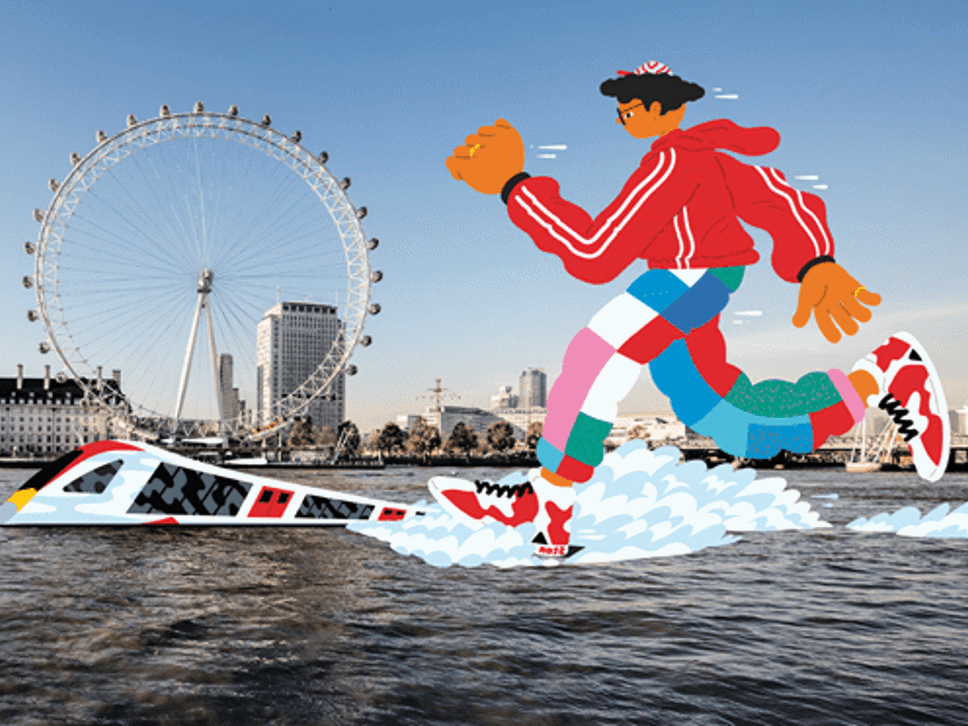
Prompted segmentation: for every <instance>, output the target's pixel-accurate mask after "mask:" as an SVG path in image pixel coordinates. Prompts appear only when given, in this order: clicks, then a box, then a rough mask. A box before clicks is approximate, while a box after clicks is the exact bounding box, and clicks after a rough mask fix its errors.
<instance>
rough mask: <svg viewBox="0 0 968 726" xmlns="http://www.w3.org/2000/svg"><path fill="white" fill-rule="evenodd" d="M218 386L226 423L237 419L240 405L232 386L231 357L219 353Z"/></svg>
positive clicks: (237, 395) (236, 389)
mask: <svg viewBox="0 0 968 726" xmlns="http://www.w3.org/2000/svg"><path fill="white" fill-rule="evenodd" d="M218 386H219V390H220V392H221V394H222V411H223V412H224V415H225V418H226V420H228V421H233V420H235V419H237V418H238V417H239V414H240V412H241V409H242V403H241V402H240V401H239V389H238V388H234V387H233V386H232V356H231V355H229V354H228V353H221V354H219V357H218Z"/></svg>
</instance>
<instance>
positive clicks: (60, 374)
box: [54, 371, 67, 383]
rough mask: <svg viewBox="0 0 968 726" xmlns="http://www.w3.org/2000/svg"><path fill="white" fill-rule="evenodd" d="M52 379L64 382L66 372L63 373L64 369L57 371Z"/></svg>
mask: <svg viewBox="0 0 968 726" xmlns="http://www.w3.org/2000/svg"><path fill="white" fill-rule="evenodd" d="M54 380H55V381H57V382H58V383H66V382H67V373H65V372H64V371H57V375H56V376H54Z"/></svg>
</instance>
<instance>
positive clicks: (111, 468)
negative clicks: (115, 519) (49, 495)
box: [64, 459, 124, 494]
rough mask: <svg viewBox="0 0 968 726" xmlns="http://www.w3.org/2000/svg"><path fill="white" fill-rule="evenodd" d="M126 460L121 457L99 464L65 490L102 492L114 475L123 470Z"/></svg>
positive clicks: (84, 492)
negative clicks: (102, 464)
mask: <svg viewBox="0 0 968 726" xmlns="http://www.w3.org/2000/svg"><path fill="white" fill-rule="evenodd" d="M123 464H124V462H123V461H122V460H121V459H118V460H117V461H112V462H111V463H109V464H105V465H104V466H99V467H98V468H97V469H94V470H93V471H89V472H88V473H87V474H85V475H84V476H79V477H78V478H77V479H75V480H74V481H72V482H71V483H70V484H68V485H67V486H66V487H64V491H65V492H78V493H80V494H100V493H101V492H103V491H104V490H105V489H107V488H108V485H109V484H110V483H111V480H112V479H114V475H115V474H117V473H118V472H119V471H120V470H121V466H122V465H123Z"/></svg>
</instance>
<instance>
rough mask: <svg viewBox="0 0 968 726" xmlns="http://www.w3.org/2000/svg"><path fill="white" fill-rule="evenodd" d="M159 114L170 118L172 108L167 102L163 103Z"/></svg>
mask: <svg viewBox="0 0 968 726" xmlns="http://www.w3.org/2000/svg"><path fill="white" fill-rule="evenodd" d="M158 115H159V116H161V117H162V118H168V117H169V116H171V109H170V108H169V107H168V104H167V103H163V104H161V108H160V109H158Z"/></svg>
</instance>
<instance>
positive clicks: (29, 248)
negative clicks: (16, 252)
mask: <svg viewBox="0 0 968 726" xmlns="http://www.w3.org/2000/svg"><path fill="white" fill-rule="evenodd" d="M36 251H37V246H36V245H35V244H34V243H33V242H31V241H30V240H28V241H26V242H24V252H26V253H27V254H28V255H32V254H34V252H36Z"/></svg>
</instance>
